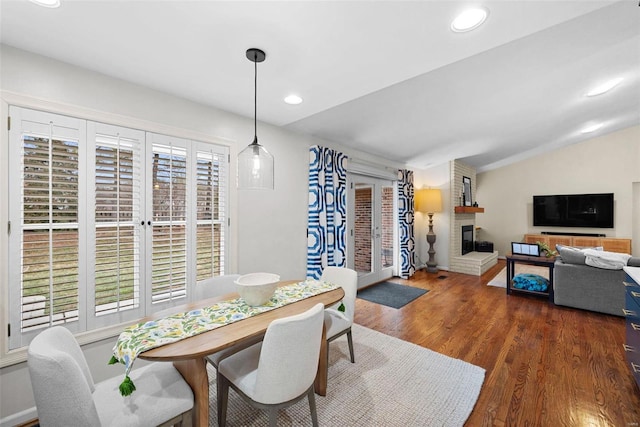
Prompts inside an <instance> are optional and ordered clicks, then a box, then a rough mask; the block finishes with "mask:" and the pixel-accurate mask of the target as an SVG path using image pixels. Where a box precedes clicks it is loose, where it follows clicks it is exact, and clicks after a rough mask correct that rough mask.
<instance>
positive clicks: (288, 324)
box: [217, 304, 324, 427]
mask: <svg viewBox="0 0 640 427" xmlns="http://www.w3.org/2000/svg"><path fill="white" fill-rule="evenodd" d="M323 309H324V306H323V305H322V304H316V305H315V306H314V307H312V308H311V309H309V310H307V311H306V312H304V313H301V314H298V315H295V316H290V317H286V318H282V319H277V320H274V321H273V322H271V324H270V325H269V326H268V328H267V332H266V334H265V336H264V340H263V341H262V342H261V343H258V344H255V345H253V346H251V347H249V348H246V349H244V350H242V351H240V352H238V353H236V354H234V355H232V356H229V357H227V358H226V359H223V360H222V361H220V363H219V365H218V374H217V390H218V398H217V400H218V425H219V426H220V427H224V426H225V425H226V420H227V403H228V397H229V387H231V388H233V389H234V390H235V391H236V392H237V393H238V394H239V395H240V396H242V398H243V399H244V400H245V401H247V402H248V403H249V404H250V405H252V406H253V407H255V408H258V409H262V410H267V411H268V412H269V425H270V426H276V423H277V419H278V410H279V409H280V408H285V407H287V406H290V405H292V404H294V403H296V402H298V401H299V400H300V399H302V398H304V397H305V396H307V397H308V399H309V408H310V410H311V420H312V423H313V425H314V426H317V425H318V415H317V412H316V403H315V396H314V393H315V392H314V388H313V385H314V380H315V377H316V374H317V371H318V358H319V357H320V345H321V341H322V322H323V311H324V310H323Z"/></svg>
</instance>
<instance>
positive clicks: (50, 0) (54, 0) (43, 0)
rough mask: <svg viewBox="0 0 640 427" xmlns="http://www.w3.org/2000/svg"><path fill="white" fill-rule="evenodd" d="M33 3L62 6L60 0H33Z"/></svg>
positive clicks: (45, 5) (52, 6)
mask: <svg viewBox="0 0 640 427" xmlns="http://www.w3.org/2000/svg"><path fill="white" fill-rule="evenodd" d="M31 1H32V2H33V3H35V4H37V5H39V6H44V7H51V8H54V7H60V0H31Z"/></svg>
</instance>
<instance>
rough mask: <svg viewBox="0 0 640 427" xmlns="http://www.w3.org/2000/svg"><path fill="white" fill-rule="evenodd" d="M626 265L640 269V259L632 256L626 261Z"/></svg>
mask: <svg viewBox="0 0 640 427" xmlns="http://www.w3.org/2000/svg"><path fill="white" fill-rule="evenodd" d="M627 265H628V266H630V267H640V258H638V257H635V256H632V257H631V258H629V260H628V261H627Z"/></svg>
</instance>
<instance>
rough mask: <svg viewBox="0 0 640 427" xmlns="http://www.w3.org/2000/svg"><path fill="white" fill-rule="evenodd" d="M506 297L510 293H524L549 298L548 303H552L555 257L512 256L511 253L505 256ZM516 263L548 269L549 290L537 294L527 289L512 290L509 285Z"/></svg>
mask: <svg viewBox="0 0 640 427" xmlns="http://www.w3.org/2000/svg"><path fill="white" fill-rule="evenodd" d="M506 258H507V295H511V293H513V292H516V293H524V294H529V295H539V296H544V297H546V298H549V301H551V302H553V266H554V265H555V262H556V257H549V258H547V257H544V256H539V257H538V256H529V255H514V254H512V253H508V254H507V256H506ZM516 263H520V264H529V265H537V266H541V267H547V268H549V289H548V290H547V292H538V291H529V290H527V289H517V288H512V287H511V283H512V280H513V277H514V276H515V265H516Z"/></svg>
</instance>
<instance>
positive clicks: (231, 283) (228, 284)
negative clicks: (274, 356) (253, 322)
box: [195, 274, 263, 369]
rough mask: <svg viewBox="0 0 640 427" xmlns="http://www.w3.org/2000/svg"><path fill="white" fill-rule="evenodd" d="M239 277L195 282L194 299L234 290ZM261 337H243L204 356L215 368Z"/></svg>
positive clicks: (232, 275) (220, 277)
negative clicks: (229, 345)
mask: <svg viewBox="0 0 640 427" xmlns="http://www.w3.org/2000/svg"><path fill="white" fill-rule="evenodd" d="M239 277H240V275H239V274H227V275H224V276H217V277H213V278H211V279H207V280H203V281H202V282H199V283H198V284H196V295H195V298H196V300H201V299H206V298H212V297H217V296H222V295H225V294H229V293H232V292H236V284H235V281H236V280H237V279H238V278H239ZM262 337H263V335H259V336H257V337H253V338H249V339H245V340H243V341H240V342H238V343H237V344H235V345H233V346H232V347H228V348H225V349H224V350H220V351H218V352H216V353H213V354H210V355H208V356H207V358H206V359H207V362H209V363H211V364H212V365H213V366H214V367H215V368H216V369H217V368H218V363H219V362H220V361H221V360H222V359H224V358H225V357H228V356H230V355H232V354H234V353H237V352H238V351H240V350H242V349H245V348H247V347H250V346H252V345H254V344H255V343H258V342H260V341H262Z"/></svg>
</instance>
